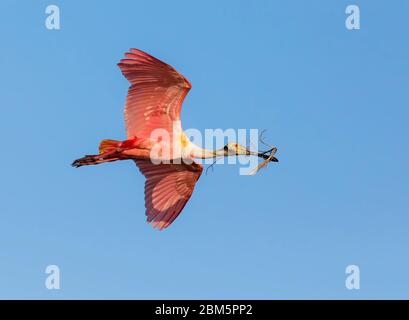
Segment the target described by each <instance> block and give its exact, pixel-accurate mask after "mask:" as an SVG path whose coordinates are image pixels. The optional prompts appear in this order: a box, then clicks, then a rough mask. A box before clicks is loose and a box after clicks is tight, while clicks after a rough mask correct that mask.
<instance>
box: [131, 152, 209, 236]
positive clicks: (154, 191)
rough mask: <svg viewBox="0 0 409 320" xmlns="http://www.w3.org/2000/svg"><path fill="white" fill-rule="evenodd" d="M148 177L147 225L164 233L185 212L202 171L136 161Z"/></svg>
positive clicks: (199, 167) (183, 165)
mask: <svg viewBox="0 0 409 320" xmlns="http://www.w3.org/2000/svg"><path fill="white" fill-rule="evenodd" d="M135 162H136V164H137V165H138V167H139V169H140V171H141V172H142V174H143V175H144V176H145V178H146V181H145V207H146V215H147V220H148V222H151V223H152V224H153V227H155V228H159V229H163V228H166V227H167V226H169V225H170V224H171V223H172V222H173V221H174V220H175V219H176V217H177V216H178V215H179V213H180V212H181V211H182V209H183V208H184V206H185V205H186V203H187V201H188V200H189V198H190V196H191V195H192V192H193V189H194V187H195V184H196V181H197V180H198V179H199V177H200V175H201V173H202V171H203V167H202V166H201V165H200V164H197V163H195V162H193V163H192V164H191V165H188V164H184V163H182V164H153V163H152V162H151V161H150V160H135Z"/></svg>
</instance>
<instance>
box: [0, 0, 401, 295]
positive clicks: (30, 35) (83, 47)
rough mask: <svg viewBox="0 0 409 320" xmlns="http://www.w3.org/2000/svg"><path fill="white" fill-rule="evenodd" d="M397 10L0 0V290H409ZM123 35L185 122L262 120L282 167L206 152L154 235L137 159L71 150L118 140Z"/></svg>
mask: <svg viewBox="0 0 409 320" xmlns="http://www.w3.org/2000/svg"><path fill="white" fill-rule="evenodd" d="M49 4H56V5H58V6H59V7H60V10H61V30H58V31H56V30H54V31H50V30H47V29H46V27H45V24H44V22H45V18H46V14H45V8H46V6H47V5H49ZM348 4H357V5H359V6H360V8H361V30H358V31H348V30H347V29H346V28H345V19H346V14H345V8H346V6H347V5H348ZM408 14H409V2H408V1H404V0H401V1H398V0H394V1H359V0H356V1H342V0H339V1H335V0H333V1H327V0H322V1H317V0H316V1H303V0H299V1H251V2H250V1H14V0H6V1H1V4H0V17H1V18H0V32H1V44H0V48H1V50H0V71H1V72H0V86H1V89H0V103H1V117H0V124H1V125H0V134H1V139H2V147H1V157H0V168H1V169H0V170H1V180H0V181H1V182H0V200H1V201H0V298H36V299H37V298H39V299H59V298H77V299H83V298H110V299H117V298H125V299H133V298H137V299H154V298H169V299H171V298H174V299H178V298H189V299H193V298H215V299H219V298H240V299H241V298H243V299H245V298H251V299H253V298H260V299H287V298H296V299H298V298H312V299H314V298H324V299H326V298H342V299H349V298H351V299H363V298H409V275H408V270H409V256H408V252H409V250H408V249H409V233H408V227H409V210H408V199H409V188H408V187H409V185H408V184H409V183H408V179H409V170H408V165H409V152H408V136H409V128H408V117H409V111H408V110H409V109H408V108H409V44H408V30H409V19H408ZM130 47H136V48H140V49H142V50H145V51H147V52H149V53H151V54H153V55H154V56H156V57H158V58H160V59H162V60H164V61H166V62H168V63H170V64H171V65H173V66H174V67H175V68H176V69H177V70H178V71H180V72H181V73H183V74H184V75H185V76H186V77H187V78H188V79H189V80H190V81H191V82H192V84H193V89H192V90H191V92H190V94H189V95H188V97H187V99H186V101H185V104H184V108H183V110H182V122H183V125H184V127H185V128H186V129H187V128H198V129H200V130H201V131H203V132H204V130H205V129H206V128H223V129H227V128H236V129H238V128H248V129H250V128H258V129H267V136H266V138H267V140H268V141H269V142H271V143H273V144H274V145H276V146H277V147H278V148H279V153H278V158H279V159H280V162H279V164H277V165H276V164H272V165H270V166H269V167H268V168H267V169H266V170H263V171H261V172H259V174H257V175H256V176H252V177H246V176H240V175H239V174H238V172H239V171H238V167H237V166H232V165H224V166H221V165H220V166H216V167H215V170H214V172H213V173H211V172H209V174H208V175H207V176H205V175H203V176H202V177H201V179H200V180H199V182H198V184H197V186H196V189H195V192H194V194H193V196H192V198H191V200H190V201H189V203H188V204H187V206H186V207H185V209H184V211H183V212H182V214H181V215H180V216H179V218H178V219H177V220H176V221H175V222H174V224H173V225H172V226H171V227H169V228H168V229H167V230H165V231H162V232H159V231H156V230H154V229H152V228H151V227H150V226H149V225H148V224H147V223H146V222H145V216H144V201H143V199H144V197H143V185H144V179H143V177H142V176H141V175H140V174H139V172H138V170H137V169H136V167H135V165H134V164H133V163H131V162H121V163H118V162H117V163H112V164H106V165H101V166H95V167H86V168H80V169H74V168H72V167H70V163H71V162H72V160H74V159H76V158H78V157H80V156H83V155H84V154H90V153H94V152H96V150H97V146H98V143H99V141H100V140H101V139H104V138H113V139H124V138H125V130H124V124H123V105H124V100H125V96H126V92H127V87H128V83H127V81H126V80H125V79H124V78H123V77H122V75H121V73H120V71H119V69H118V67H117V66H116V63H117V62H118V61H119V59H120V58H121V57H122V55H123V53H124V52H125V51H126V50H127V49H128V48H130ZM51 264H56V265H58V266H59V267H60V270H61V289H60V290H59V291H56V290H47V289H46V288H45V286H44V281H45V278H46V274H45V268H46V266H47V265H51ZM351 264H355V265H358V266H359V267H360V271H361V289H360V290H353V291H350V290H347V289H346V287H345V278H346V274H345V268H346V267H347V266H348V265H351Z"/></svg>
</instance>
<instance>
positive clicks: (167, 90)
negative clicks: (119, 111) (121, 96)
mask: <svg viewBox="0 0 409 320" xmlns="http://www.w3.org/2000/svg"><path fill="white" fill-rule="evenodd" d="M118 66H119V67H120V68H121V71H122V73H123V75H124V76H125V77H126V78H127V79H128V80H129V82H130V83H131V87H130V88H129V90H128V96H127V98H126V106H125V125H126V131H127V136H128V137H132V136H137V137H141V138H149V137H150V135H151V132H152V131H153V130H154V129H165V130H167V131H168V133H169V137H170V138H171V139H172V132H173V122H174V121H178V122H179V120H180V109H181V107H182V103H183V100H184V98H185V96H186V95H187V93H188V92H189V90H190V88H191V87H192V85H191V84H190V82H189V81H188V80H187V79H186V78H185V77H183V76H182V75H181V74H180V73H178V72H177V71H176V70H175V69H173V68H172V67H171V66H170V65H168V64H166V63H164V62H162V61H160V60H158V59H156V58H154V57H152V56H151V55H149V54H147V53H145V52H143V51H141V50H138V49H130V52H128V53H125V59H122V60H121V61H120V62H119V63H118ZM179 126H180V124H179Z"/></svg>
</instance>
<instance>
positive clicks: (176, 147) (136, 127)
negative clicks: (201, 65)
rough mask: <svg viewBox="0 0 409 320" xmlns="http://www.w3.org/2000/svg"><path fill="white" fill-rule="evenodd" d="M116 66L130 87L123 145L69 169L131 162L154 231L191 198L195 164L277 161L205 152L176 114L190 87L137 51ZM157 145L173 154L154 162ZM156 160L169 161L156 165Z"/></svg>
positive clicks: (107, 146) (109, 143)
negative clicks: (140, 178) (239, 159)
mask: <svg viewBox="0 0 409 320" xmlns="http://www.w3.org/2000/svg"><path fill="white" fill-rule="evenodd" d="M118 66H119V68H120V69H121V71H122V73H123V75H124V76H125V77H126V78H127V79H128V80H129V82H130V83H131V86H130V87H129V90H128V96H127V98H126V105H125V125H126V133H127V139H126V140H124V141H117V140H102V141H101V143H100V145H99V154H97V155H87V156H85V157H83V158H80V159H77V160H75V161H74V162H73V163H72V166H74V167H81V166H84V165H94V164H99V163H104V162H111V161H116V160H126V159H131V160H133V161H135V163H136V165H137V166H138V167H139V170H140V171H141V173H142V174H143V175H144V176H145V178H146V181H145V208H146V215H147V221H148V222H150V223H152V225H153V227H155V228H158V229H163V228H166V227H168V226H169V225H170V224H171V223H172V222H173V221H174V220H175V219H176V217H177V216H178V215H179V213H180V212H181V211H182V209H183V207H184V206H185V205H186V203H187V201H188V200H189V198H190V196H191V195H192V192H193V189H194V187H195V184H196V182H197V180H198V179H199V177H200V175H201V173H202V170H203V167H202V166H201V165H200V164H198V163H196V162H194V161H193V159H195V158H201V159H204V158H217V157H225V156H238V155H247V156H257V157H260V158H263V159H264V162H263V163H262V165H265V164H266V163H267V162H269V161H273V162H277V161H278V160H277V159H276V158H275V157H274V154H275V152H276V151H277V149H276V148H271V149H270V150H267V151H265V152H253V151H251V150H249V149H248V148H246V147H243V146H241V145H239V144H237V143H228V144H227V145H226V146H224V148H221V149H218V150H207V149H202V148H200V147H199V146H197V145H195V144H193V143H192V142H191V141H190V140H189V139H188V138H187V137H186V135H185V134H184V132H183V130H182V127H181V125H180V110H181V107H182V103H183V99H184V98H185V96H186V95H187V93H188V92H189V90H190V88H191V87H192V86H191V84H190V82H189V81H188V80H187V79H186V78H185V77H184V76H183V75H181V74H180V73H178V72H177V71H176V70H175V69H174V68H173V67H171V66H170V65H168V64H166V63H164V62H162V61H160V60H158V59H156V58H154V57H152V56H151V55H149V54H147V53H145V52H143V51H141V50H138V49H130V51H129V52H127V53H125V58H124V59H122V60H121V61H120V62H119V63H118ZM155 129H162V130H163V129H164V130H165V131H166V132H167V133H168V138H167V139H162V138H163V137H158V138H153V136H154V135H153V134H152V133H153V132H154V131H155ZM158 143H161V146H162V148H163V146H164V145H165V146H167V147H169V149H170V150H171V152H169V153H166V154H165V153H161V152H158V153H156V155H154V156H152V154H153V153H152V150H153V148H154V147H155V146H156V145H157V144H158ZM161 150H162V149H161ZM169 155H170V156H169ZM155 157H156V158H157V159H153V158H155ZM154 160H170V161H168V162H166V161H162V162H161V163H159V164H158V162H155V161H154ZM175 160H179V161H175ZM181 160H182V161H181ZM186 160H189V161H186ZM259 167H260V166H259Z"/></svg>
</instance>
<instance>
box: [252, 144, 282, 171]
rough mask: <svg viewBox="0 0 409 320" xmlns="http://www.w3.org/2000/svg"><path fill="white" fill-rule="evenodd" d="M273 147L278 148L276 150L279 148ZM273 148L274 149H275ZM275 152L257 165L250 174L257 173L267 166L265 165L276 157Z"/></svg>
mask: <svg viewBox="0 0 409 320" xmlns="http://www.w3.org/2000/svg"><path fill="white" fill-rule="evenodd" d="M273 149H276V150H277V148H273ZM273 149H272V150H273ZM269 151H271V150H268V151H265V152H263V153H262V154H266V153H267V152H269ZM274 154H275V152H274V153H273V152H271V153H270V155H269V157H268V158H267V159H266V160H264V161H263V162H262V163H260V164H259V165H258V166H257V167H255V168H254V169H253V170H252V171H251V173H250V175H254V174H256V173H257V172H258V171H259V170H260V169H261V168H263V167H265V166H266V165H267V164H268V163H269V162H270V161H271V160H272V159H273V158H274Z"/></svg>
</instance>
